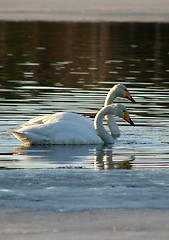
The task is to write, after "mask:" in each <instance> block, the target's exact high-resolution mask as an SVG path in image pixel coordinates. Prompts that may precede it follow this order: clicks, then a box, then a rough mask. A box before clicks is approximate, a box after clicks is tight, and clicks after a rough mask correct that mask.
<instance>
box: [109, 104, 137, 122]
mask: <svg viewBox="0 0 169 240" xmlns="http://www.w3.org/2000/svg"><path fill="white" fill-rule="evenodd" d="M109 107H110V108H109V112H110V113H111V114H115V115H116V116H118V117H119V118H122V119H124V121H126V122H128V123H130V125H132V126H135V125H134V123H133V121H132V120H131V118H130V115H129V112H128V111H127V109H126V107H125V106H124V105H123V104H112V105H109Z"/></svg>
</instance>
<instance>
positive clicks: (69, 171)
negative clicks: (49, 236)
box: [0, 22, 169, 211]
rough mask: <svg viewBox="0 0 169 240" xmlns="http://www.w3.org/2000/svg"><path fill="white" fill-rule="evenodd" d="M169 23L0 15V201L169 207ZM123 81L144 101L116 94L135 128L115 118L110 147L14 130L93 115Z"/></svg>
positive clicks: (63, 206)
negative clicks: (59, 115) (34, 142)
mask: <svg viewBox="0 0 169 240" xmlns="http://www.w3.org/2000/svg"><path fill="white" fill-rule="evenodd" d="M168 28H169V24H155V23H151V24H141V23H50V22H48V23H45V22H0V72H1V74H0V114H1V118H0V138H1V141H0V169H1V171H0V183H1V187H0V206H10V207H24V208H30V209H37V210H38V209H41V210H54V211H81V210H85V209H91V208H126V207H129V208H130V207H134V208H135V207H147V208H169V203H168V198H169V169H168V168H169V118H168V116H169V93H168V87H169V65H168V63H169V35H168V34H167V32H168ZM116 83H123V84H125V85H126V86H127V88H128V89H129V90H130V92H131V94H132V96H133V97H134V99H135V100H136V102H137V103H136V104H133V103H130V102H129V101H128V100H126V99H120V98H119V99H116V101H115V102H120V103H123V104H124V105H126V107H127V109H128V110H129V112H130V115H131V118H132V120H133V121H134V123H135V125H136V126H135V127H132V126H129V125H128V124H127V123H125V122H123V121H121V120H119V119H117V122H118V124H119V126H120V129H121V136H120V137H119V138H118V139H117V140H116V142H115V144H113V145H111V146H110V145H108V146H46V147H43V146H36V147H35V146H34V147H29V148H28V147H27V148H24V147H23V146H22V144H21V143H20V142H19V141H18V140H17V139H15V137H14V136H13V135H11V134H10V131H12V130H14V129H16V128H19V126H18V124H21V123H23V122H25V121H27V120H29V119H30V118H32V117H35V116H40V115H44V114H49V113H55V112H57V111H67V110H68V111H72V112H78V113H81V114H84V115H85V116H89V117H91V118H92V119H93V117H94V116H95V113H96V112H97V111H98V109H100V108H101V107H102V106H103V104H104V99H105V97H106V94H107V92H108V91H109V89H110V88H111V87H112V86H113V85H114V84H116ZM7 170H8V171H7ZM95 170H97V171H95ZM100 170H109V171H100Z"/></svg>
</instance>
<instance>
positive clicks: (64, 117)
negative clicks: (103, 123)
mask: <svg viewBox="0 0 169 240" xmlns="http://www.w3.org/2000/svg"><path fill="white" fill-rule="evenodd" d="M59 121H73V122H77V123H80V124H82V125H85V126H86V127H88V128H89V129H91V130H92V131H94V132H95V129H94V125H93V122H92V121H91V120H90V119H89V118H88V117H84V116H82V115H80V114H77V113H72V112H58V113H55V114H50V115H45V116H39V117H36V118H32V119H30V120H29V121H28V122H26V123H25V124H21V126H22V127H26V126H30V125H37V124H47V123H54V122H59Z"/></svg>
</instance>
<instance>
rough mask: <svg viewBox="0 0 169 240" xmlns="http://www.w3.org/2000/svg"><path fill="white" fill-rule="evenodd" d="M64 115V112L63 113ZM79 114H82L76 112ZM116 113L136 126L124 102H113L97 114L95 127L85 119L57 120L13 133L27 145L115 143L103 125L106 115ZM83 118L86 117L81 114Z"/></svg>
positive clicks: (30, 126)
mask: <svg viewBox="0 0 169 240" xmlns="http://www.w3.org/2000/svg"><path fill="white" fill-rule="evenodd" d="M62 114H63V115H64V112H63V113H62ZM65 114H66V113H65ZM74 114H75V115H77V116H79V115H80V114H77V113H74ZM109 114H111V115H116V116H118V117H120V118H123V119H124V120H125V121H127V122H129V123H130V124H131V125H133V126H134V123H133V122H132V120H131V119H130V116H129V113H128V111H127V109H126V107H125V106H124V105H122V104H112V105H108V106H106V107H103V108H102V109H101V110H100V111H98V113H97V114H96V116H95V119H94V122H92V124H93V128H95V131H93V130H92V129H90V128H88V127H87V126H86V125H85V124H83V121H82V122H81V123H80V122H73V121H67V120H66V121H63V120H61V121H59V120H58V121H55V122H48V123H42V124H34V125H29V126H26V127H23V128H21V129H19V130H15V131H12V132H11V133H12V134H13V135H14V136H15V137H16V138H17V139H19V140H20V141H22V142H23V143H25V145H32V144H103V143H113V142H114V139H113V137H112V136H111V135H110V134H109V133H108V132H107V131H106V129H105V128H104V126H103V118H104V117H105V116H106V115H109ZM80 117H81V118H82V119H84V120H85V119H86V117H84V116H82V115H80Z"/></svg>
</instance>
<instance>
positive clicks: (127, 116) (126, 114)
mask: <svg viewBox="0 0 169 240" xmlns="http://www.w3.org/2000/svg"><path fill="white" fill-rule="evenodd" d="M124 120H125V121H126V122H128V123H130V125H132V126H135V124H134V123H133V121H132V120H131V118H130V116H129V113H128V112H124Z"/></svg>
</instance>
